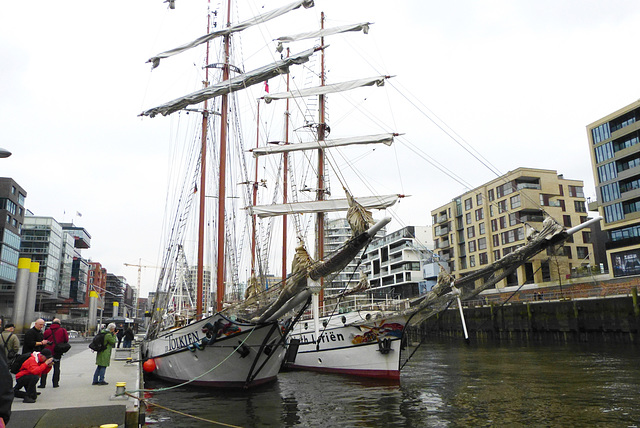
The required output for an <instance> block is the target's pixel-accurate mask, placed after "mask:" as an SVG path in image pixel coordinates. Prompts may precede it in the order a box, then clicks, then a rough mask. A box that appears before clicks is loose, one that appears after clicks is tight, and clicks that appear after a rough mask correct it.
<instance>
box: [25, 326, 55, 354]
mask: <svg viewBox="0 0 640 428" xmlns="http://www.w3.org/2000/svg"><path fill="white" fill-rule="evenodd" d="M43 327H44V320H43V319H42V318H40V319H38V320H37V321H36V323H35V324H34V325H33V327H31V328H30V329H29V330H27V332H26V333H25V334H24V343H23V345H22V353H23V354H30V353H32V352H33V351H41V350H42V349H43V348H44V345H46V344H47V343H49V342H47V341H46V340H44V335H43V333H42V328H43Z"/></svg>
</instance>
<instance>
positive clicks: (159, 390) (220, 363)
mask: <svg viewBox="0 0 640 428" xmlns="http://www.w3.org/2000/svg"><path fill="white" fill-rule="evenodd" d="M254 330H255V329H253V330H251V331H250V332H249V334H247V337H245V338H244V340H243V341H242V342H240V343H239V344H238V346H236V347H235V348H234V349H233V352H231V353H230V354H229V355H227V357H226V358H225V359H224V360H222V361H220V362H219V363H218V364H216V365H215V366H213V367H212V368H211V369H209V370H207V371H206V372H204V373H202V374H201V375H199V376H196V377H194V378H193V379H189V380H188V381H186V382H183V383H180V384H178V385H173V386H167V387H165V388H156V389H134V390H131V391H126V392H125V393H133V392H163V391H170V390H172V389H176V388H179V387H181V386H184V385H188V384H190V383H191V382H194V381H196V380H198V379H200V378H201V377H203V376H204V375H206V374H209V373H211V372H212V371H214V370H215V369H217V368H218V367H220V365H222V363H224V362H225V361H227V360H228V359H229V358H231V356H232V355H233V354H234V353H235V352H236V351H237V350H238V349H240V348H241V347H242V345H244V342H246V341H247V339H249V337H251V334H253V332H254ZM205 349H206V348H205Z"/></svg>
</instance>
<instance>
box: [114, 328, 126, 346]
mask: <svg viewBox="0 0 640 428" xmlns="http://www.w3.org/2000/svg"><path fill="white" fill-rule="evenodd" d="M116 337H117V338H118V348H119V347H120V343H121V342H122V338H123V337H124V331H122V329H120V330H116Z"/></svg>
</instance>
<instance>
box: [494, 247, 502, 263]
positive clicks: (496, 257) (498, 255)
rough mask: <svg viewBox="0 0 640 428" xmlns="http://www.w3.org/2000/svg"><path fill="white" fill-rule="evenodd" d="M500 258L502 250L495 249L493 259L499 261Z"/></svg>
mask: <svg viewBox="0 0 640 428" xmlns="http://www.w3.org/2000/svg"><path fill="white" fill-rule="evenodd" d="M498 260H500V250H493V261H494V262H497V261H498Z"/></svg>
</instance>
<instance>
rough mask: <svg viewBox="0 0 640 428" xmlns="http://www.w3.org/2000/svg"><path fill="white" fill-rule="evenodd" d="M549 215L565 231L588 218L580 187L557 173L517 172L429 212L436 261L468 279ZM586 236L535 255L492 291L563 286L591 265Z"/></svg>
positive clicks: (588, 234)
mask: <svg viewBox="0 0 640 428" xmlns="http://www.w3.org/2000/svg"><path fill="white" fill-rule="evenodd" d="M545 214H546V215H549V216H551V217H552V218H553V219H555V220H556V221H557V222H559V223H560V224H562V225H563V226H566V227H572V226H577V225H578V224H580V223H581V222H583V221H585V220H586V219H587V210H586V206H585V198H584V193H583V182H582V181H580V180H568V179H565V178H564V177H563V176H562V175H558V173H557V172H556V171H553V170H544V169H534V168H518V169H516V170H515V171H512V172H509V173H507V174H505V175H503V176H501V177H499V178H496V179H495V180H492V181H490V182H488V183H486V184H484V185H482V186H480V187H477V188H475V189H473V190H471V191H469V192H467V193H465V194H463V195H460V196H458V197H456V198H454V199H453V200H452V201H451V202H450V203H448V204H446V205H443V206H441V207H439V208H437V209H435V210H433V211H431V215H432V220H433V226H434V227H433V238H434V241H435V246H436V251H437V253H438V255H439V256H440V260H441V261H443V262H448V264H449V268H450V270H451V273H453V274H454V275H456V276H464V275H468V274H470V273H472V272H474V271H475V270H477V269H479V268H482V267H484V266H485V265H487V264H489V263H493V262H495V261H496V260H498V259H500V258H501V257H504V256H505V255H507V254H509V253H510V252H512V251H514V250H515V249H517V248H518V247H520V246H522V245H524V244H525V243H526V235H527V233H528V230H527V229H526V227H527V226H526V225H529V226H531V227H533V228H534V229H537V230H539V229H540V228H541V226H542V221H543V220H544V216H545ZM590 239H591V232H589V231H583V232H581V233H578V234H576V235H574V236H573V237H572V238H570V239H569V240H568V241H567V242H566V243H565V244H564V246H563V247H562V248H561V249H555V250H552V249H550V250H549V251H547V252H546V253H545V252H543V253H541V254H538V255H537V256H535V257H534V258H533V259H531V260H530V261H529V262H527V263H525V264H524V265H523V266H521V267H520V268H518V270H517V272H514V274H513V275H511V276H509V277H508V278H506V279H504V280H502V281H501V282H500V283H498V284H497V285H496V287H504V286H507V285H516V284H523V283H538V284H539V283H543V282H549V281H558V280H560V281H562V280H563V279H565V278H567V277H568V276H570V274H571V272H572V270H573V269H575V268H578V267H580V266H587V265H591V266H592V265H593V264H594V257H593V250H592V245H591V243H590Z"/></svg>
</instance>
